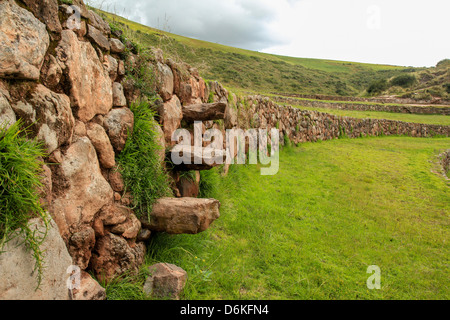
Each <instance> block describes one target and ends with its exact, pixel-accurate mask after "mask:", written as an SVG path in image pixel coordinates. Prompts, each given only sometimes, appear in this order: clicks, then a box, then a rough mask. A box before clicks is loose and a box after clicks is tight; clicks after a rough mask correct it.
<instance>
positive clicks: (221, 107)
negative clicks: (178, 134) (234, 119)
mask: <svg viewBox="0 0 450 320" xmlns="http://www.w3.org/2000/svg"><path fill="white" fill-rule="evenodd" d="M226 108H227V104H226V103H223V102H216V103H204V104H193V105H190V106H185V107H183V120H186V121H209V120H221V119H225V110H226Z"/></svg>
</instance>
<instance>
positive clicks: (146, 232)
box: [137, 229, 152, 241]
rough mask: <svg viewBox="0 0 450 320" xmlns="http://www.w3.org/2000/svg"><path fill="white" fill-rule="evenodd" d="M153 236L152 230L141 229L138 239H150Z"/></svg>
mask: <svg viewBox="0 0 450 320" xmlns="http://www.w3.org/2000/svg"><path fill="white" fill-rule="evenodd" d="M151 236H152V232H151V231H150V230H147V229H141V231H139V234H138V237H137V241H148V240H149V239H150V237H151Z"/></svg>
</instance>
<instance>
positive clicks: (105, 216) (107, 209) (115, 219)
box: [98, 204, 133, 226]
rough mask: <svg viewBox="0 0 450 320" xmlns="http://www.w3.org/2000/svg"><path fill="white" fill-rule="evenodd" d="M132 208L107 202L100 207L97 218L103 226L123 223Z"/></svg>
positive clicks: (131, 211) (130, 213) (131, 212)
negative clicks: (107, 203)
mask: <svg viewBox="0 0 450 320" xmlns="http://www.w3.org/2000/svg"><path fill="white" fill-rule="evenodd" d="M132 214H133V210H131V209H130V208H128V207H125V206H121V205H118V204H109V205H106V206H104V207H103V208H102V210H101V211H100V212H99V215H98V218H99V219H100V220H101V221H102V222H103V225H105V226H115V225H118V224H122V223H124V222H125V221H126V220H127V219H128V218H129V217H130V216H131V215H132Z"/></svg>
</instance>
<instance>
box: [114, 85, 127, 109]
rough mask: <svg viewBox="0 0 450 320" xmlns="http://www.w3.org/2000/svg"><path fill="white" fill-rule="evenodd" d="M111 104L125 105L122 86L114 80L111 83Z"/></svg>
mask: <svg viewBox="0 0 450 320" xmlns="http://www.w3.org/2000/svg"><path fill="white" fill-rule="evenodd" d="M113 106H114V107H126V106H127V99H126V98H125V95H124V93H123V87H122V85H121V84H120V83H118V82H114V84H113Z"/></svg>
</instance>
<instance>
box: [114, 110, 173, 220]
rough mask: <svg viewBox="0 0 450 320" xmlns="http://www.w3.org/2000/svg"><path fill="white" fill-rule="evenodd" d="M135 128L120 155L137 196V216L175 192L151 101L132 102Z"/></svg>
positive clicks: (127, 180) (127, 183)
mask: <svg viewBox="0 0 450 320" xmlns="http://www.w3.org/2000/svg"><path fill="white" fill-rule="evenodd" d="M131 111H133V113H134V129H133V133H132V135H131V137H130V138H129V139H128V140H127V143H126V145H125V149H124V150H123V151H122V152H121V153H120V154H119V155H118V157H117V162H118V164H119V167H120V170H121V173H122V176H123V179H124V183H125V188H126V190H127V191H130V192H131V194H132V196H133V209H134V210H135V213H136V216H137V217H139V218H140V217H142V216H146V215H147V214H148V213H149V212H151V208H152V205H153V204H154V203H155V201H156V200H157V199H159V198H162V197H167V196H173V194H172V192H171V189H170V183H169V181H170V179H169V176H168V175H167V173H166V172H165V170H164V168H163V165H162V164H161V162H160V158H159V155H158V150H160V149H161V146H160V145H159V144H158V136H157V135H158V133H157V132H156V131H155V126H157V125H158V123H157V122H156V121H155V120H154V111H153V110H152V109H151V107H150V105H149V103H148V102H136V103H132V104H131Z"/></svg>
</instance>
